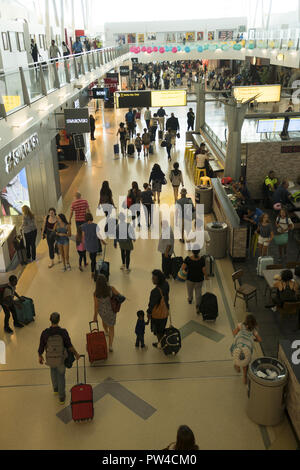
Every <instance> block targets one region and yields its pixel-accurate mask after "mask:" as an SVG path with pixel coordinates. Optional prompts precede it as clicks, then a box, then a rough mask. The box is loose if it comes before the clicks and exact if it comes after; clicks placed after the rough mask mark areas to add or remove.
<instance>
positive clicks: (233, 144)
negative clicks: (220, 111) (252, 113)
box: [224, 98, 248, 180]
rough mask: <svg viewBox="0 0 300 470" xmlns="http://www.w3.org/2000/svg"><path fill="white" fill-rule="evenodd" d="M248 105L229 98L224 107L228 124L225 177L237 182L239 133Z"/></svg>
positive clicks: (239, 161) (239, 152)
mask: <svg viewBox="0 0 300 470" xmlns="http://www.w3.org/2000/svg"><path fill="white" fill-rule="evenodd" d="M247 107H248V104H240V103H238V104H237V103H236V102H235V100H234V99H233V98H231V100H230V102H229V104H227V105H225V114H226V120H227V124H228V142H227V152H226V160H225V175H224V176H231V178H233V179H235V180H238V179H239V177H240V176H241V163H242V160H241V149H242V143H241V132H242V127H243V123H244V119H245V115H246V112H247Z"/></svg>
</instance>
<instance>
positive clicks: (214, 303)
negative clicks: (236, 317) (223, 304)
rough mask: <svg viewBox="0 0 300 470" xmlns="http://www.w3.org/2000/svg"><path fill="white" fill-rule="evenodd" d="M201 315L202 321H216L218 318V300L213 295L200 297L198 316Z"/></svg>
mask: <svg viewBox="0 0 300 470" xmlns="http://www.w3.org/2000/svg"><path fill="white" fill-rule="evenodd" d="M200 314H202V318H203V320H204V321H216V319H217V318H218V316H219V307H218V299H217V297H216V296H215V295H214V294H211V293H209V292H208V293H207V294H205V295H204V296H203V297H202V302H201V305H200V307H199V315H200Z"/></svg>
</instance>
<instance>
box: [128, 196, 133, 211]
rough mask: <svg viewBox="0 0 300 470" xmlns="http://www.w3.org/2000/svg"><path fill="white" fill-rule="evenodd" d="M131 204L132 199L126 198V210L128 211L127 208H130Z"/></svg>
mask: <svg viewBox="0 0 300 470" xmlns="http://www.w3.org/2000/svg"><path fill="white" fill-rule="evenodd" d="M132 204H133V200H132V198H131V197H128V198H127V209H129V208H130V207H131V206H132Z"/></svg>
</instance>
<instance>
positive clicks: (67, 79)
mask: <svg viewBox="0 0 300 470" xmlns="http://www.w3.org/2000/svg"><path fill="white" fill-rule="evenodd" d="M68 65H69V59H65V60H64V66H65V74H66V81H67V83H71V75H70V70H69V67H68Z"/></svg>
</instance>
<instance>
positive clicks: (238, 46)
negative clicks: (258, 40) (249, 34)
mask: <svg viewBox="0 0 300 470" xmlns="http://www.w3.org/2000/svg"><path fill="white" fill-rule="evenodd" d="M233 49H234V50H236V51H240V50H241V49H242V45H241V44H235V45H234V46H233Z"/></svg>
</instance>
